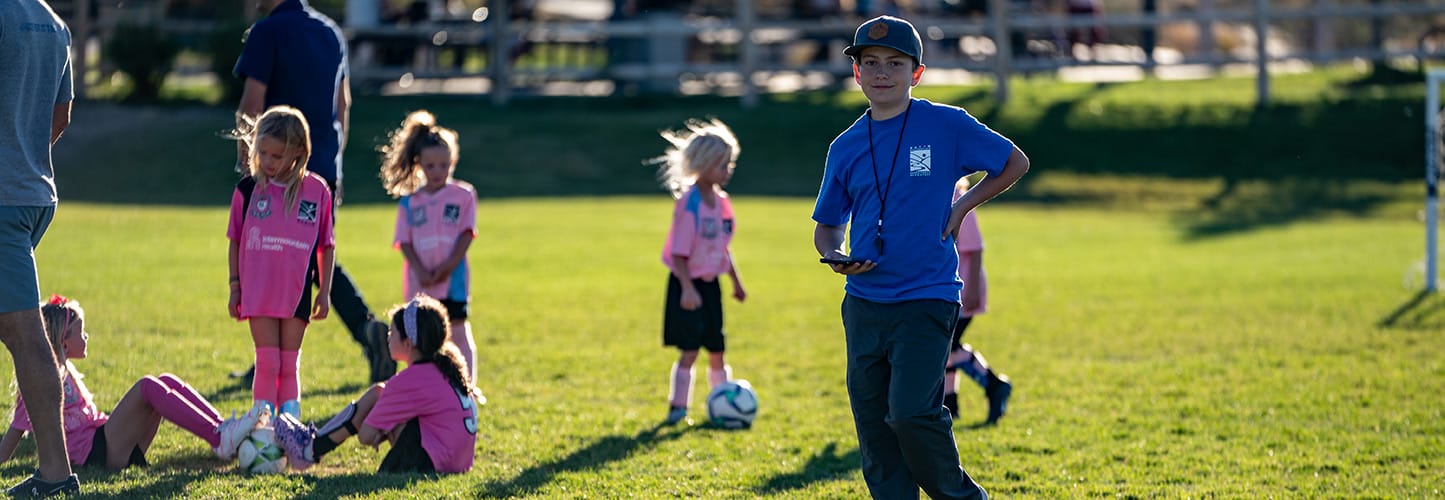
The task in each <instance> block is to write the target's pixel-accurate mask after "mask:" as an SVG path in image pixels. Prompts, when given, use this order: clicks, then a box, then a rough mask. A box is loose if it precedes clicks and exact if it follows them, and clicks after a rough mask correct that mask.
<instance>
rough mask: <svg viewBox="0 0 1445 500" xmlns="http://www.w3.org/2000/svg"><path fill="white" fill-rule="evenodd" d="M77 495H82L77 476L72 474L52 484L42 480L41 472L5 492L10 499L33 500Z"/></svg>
mask: <svg viewBox="0 0 1445 500" xmlns="http://www.w3.org/2000/svg"><path fill="white" fill-rule="evenodd" d="M76 493H80V478H79V477H76V475H75V474H71V475H70V477H67V478H65V479H63V480H60V481H56V482H53V483H52V482H50V481H46V480H44V479H40V471H36V472H35V474H32V475H31V476H30V477H28V478H26V479H25V480H24V481H21V482H20V484H17V485H15V486H11V487H10V489H8V490H5V494H6V495H7V496H10V497H31V498H45V497H48V496H54V495H73V494H76Z"/></svg>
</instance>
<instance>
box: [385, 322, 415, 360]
mask: <svg viewBox="0 0 1445 500" xmlns="http://www.w3.org/2000/svg"><path fill="white" fill-rule="evenodd" d="M386 348H387V349H388V350H390V351H391V360H392V361H400V362H402V363H411V342H408V341H407V340H406V336H404V335H402V333H401V331H400V330H397V329H396V328H392V329H391V331H390V332H388V333H387V334H386Z"/></svg>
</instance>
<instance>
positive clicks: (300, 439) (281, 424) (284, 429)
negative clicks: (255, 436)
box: [271, 412, 317, 471]
mask: <svg viewBox="0 0 1445 500" xmlns="http://www.w3.org/2000/svg"><path fill="white" fill-rule="evenodd" d="M271 426H272V428H274V429H275V432H276V441H277V442H279V443H281V449H282V450H285V451H286V461H287V462H288V463H290V464H291V468H292V469H295V470H297V471H304V470H306V469H309V468H311V466H312V465H315V464H316V460H317V459H316V457H315V456H314V453H313V452H312V447H311V444H312V442H314V441H316V428H315V427H312V426H309V425H306V424H303V423H301V421H300V420H297V419H296V417H295V416H293V415H291V414H289V413H284V412H283V413H278V414H277V415H276V418H274V419H272V421H271Z"/></svg>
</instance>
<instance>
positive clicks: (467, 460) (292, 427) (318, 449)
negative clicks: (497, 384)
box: [273, 295, 481, 473]
mask: <svg viewBox="0 0 1445 500" xmlns="http://www.w3.org/2000/svg"><path fill="white" fill-rule="evenodd" d="M388 316H390V317H391V333H390V334H389V335H388V336H387V346H388V347H390V348H391V355H392V358H393V359H395V360H396V361H400V362H403V363H406V364H407V368H406V369H405V370H402V371H401V372H400V373H397V374H396V375H395V376H393V377H391V380H388V381H386V382H378V383H377V384H376V385H373V386H371V388H370V389H368V390H367V391H366V392H365V393H363V394H362V395H361V397H360V398H359V399H357V400H356V401H354V402H352V403H351V404H349V405H347V406H346V408H344V409H342V410H341V413H338V414H337V415H336V416H335V417H332V419H331V420H330V421H329V422H327V423H326V424H324V425H322V426H321V428H320V429H317V428H316V427H313V426H308V425H304V424H302V423H301V421H300V420H297V419H295V418H293V417H292V416H291V415H288V414H284V413H283V414H280V415H277V416H276V419H275V420H274V421H273V425H274V426H275V428H276V439H277V440H278V441H280V442H281V447H282V448H283V449H285V450H286V457H287V459H288V460H289V463H290V464H291V466H292V467H294V468H296V469H298V470H304V469H306V468H309V467H311V465H312V464H315V463H316V461H318V460H321V457H323V456H325V455H326V454H327V453H329V452H331V450H334V449H336V447H337V446H338V445H340V444H341V443H343V442H345V441H346V439H347V438H349V437H351V436H356V440H357V441H358V442H360V443H361V444H364V445H367V446H371V447H376V446H379V445H380V444H381V442H382V441H389V442H391V451H390V452H387V454H386V457H385V458H383V459H382V460H381V468H380V471H379V472H423V473H433V472H437V473H458V472H466V471H468V470H471V468H472V460H473V459H474V457H475V455H476V449H477V405H478V404H479V401H478V400H479V398H481V393H480V392H478V391H477V389H476V387H475V386H473V385H472V381H471V379H469V378H467V373H466V371H465V365H463V364H462V359H461V354H460V353H459V352H457V347H456V344H453V343H452V342H451V341H450V340H449V337H450V335H449V331H450V330H451V326H450V324H449V322H448V321H447V311H446V308H445V307H444V306H442V304H441V302H439V301H437V300H436V299H433V298H431V297H428V296H426V295H417V296H416V298H414V299H412V300H411V301H410V302H407V303H406V304H403V305H399V306H396V307H393V308H392V310H391V312H390V313H388Z"/></svg>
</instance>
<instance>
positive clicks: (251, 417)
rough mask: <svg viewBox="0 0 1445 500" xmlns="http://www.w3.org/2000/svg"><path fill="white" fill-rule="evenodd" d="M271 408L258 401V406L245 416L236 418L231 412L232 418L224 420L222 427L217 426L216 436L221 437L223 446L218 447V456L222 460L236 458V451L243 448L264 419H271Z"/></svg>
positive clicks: (234, 413)
mask: <svg viewBox="0 0 1445 500" xmlns="http://www.w3.org/2000/svg"><path fill="white" fill-rule="evenodd" d="M269 408H270V407H269V406H268V403H266V402H265V401H257V402H256V406H253V407H251V410H250V411H247V412H246V413H245V414H244V415H241V416H239V417H237V416H236V412H234V411H232V412H231V418H228V419H226V420H223V421H222V422H221V425H218V426H216V434H220V435H221V444H219V445H217V446H216V456H218V457H221V460H228V461H229V460H231V459H233V458H236V449H237V448H240V447H241V441H245V440H246V436H250V435H251V431H254V430H256V428H257V427H259V426H260V425H261V420H262V418H263V417H265V418H269V417H270V409H269Z"/></svg>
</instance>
